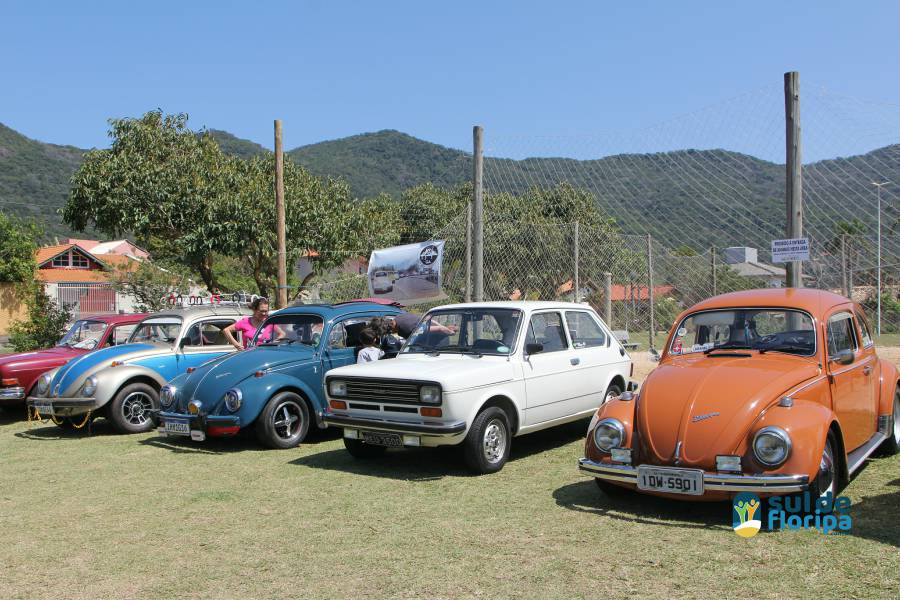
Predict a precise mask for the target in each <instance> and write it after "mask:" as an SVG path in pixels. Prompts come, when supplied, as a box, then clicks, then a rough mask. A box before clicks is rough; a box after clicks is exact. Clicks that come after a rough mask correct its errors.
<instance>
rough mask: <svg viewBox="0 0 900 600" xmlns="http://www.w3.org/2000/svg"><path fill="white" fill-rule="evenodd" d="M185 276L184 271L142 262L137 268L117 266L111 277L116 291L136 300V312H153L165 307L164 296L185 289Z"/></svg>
mask: <svg viewBox="0 0 900 600" xmlns="http://www.w3.org/2000/svg"><path fill="white" fill-rule="evenodd" d="M186 283H187V277H186V276H185V274H184V273H177V272H174V271H173V270H169V269H164V268H162V267H161V266H159V265H156V264H153V263H150V262H146V261H144V262H142V263H140V264H139V265H138V267H137V269H129V268H126V267H125V266H124V265H123V266H121V267H118V268H117V269H116V271H115V274H114V276H113V279H112V286H113V289H115V290H116V292H117V293H120V294H124V295H126V296H131V297H132V298H134V299H135V300H136V301H137V304H136V305H135V310H136V311H137V312H155V311H158V310H162V309H164V308H166V306H167V303H166V297H168V295H169V294H170V293H178V292H180V291H181V290H183V289H185V287H186Z"/></svg>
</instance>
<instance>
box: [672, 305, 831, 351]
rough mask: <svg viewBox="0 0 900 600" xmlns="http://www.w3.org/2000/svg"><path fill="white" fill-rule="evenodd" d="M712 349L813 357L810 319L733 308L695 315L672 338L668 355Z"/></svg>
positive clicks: (780, 311) (767, 310) (796, 314)
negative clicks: (784, 353)
mask: <svg viewBox="0 0 900 600" xmlns="http://www.w3.org/2000/svg"><path fill="white" fill-rule="evenodd" d="M713 349H723V350H725V349H745V350H759V351H760V352H787V353H790V354H798V355H802V356H809V355H812V354H815V351H816V336H815V329H814V328H813V321H812V318H811V317H810V316H809V315H808V314H806V313H804V312H800V311H798V310H788V309H780V308H735V309H731V310H711V311H704V312H699V313H695V314H693V315H690V316H689V317H687V318H685V319H684V320H683V321H682V322H681V324H679V325H678V329H677V330H676V331H675V336H674V337H673V338H672V346H671V347H670V349H669V352H670V353H671V354H691V353H694V352H707V351H710V350H713Z"/></svg>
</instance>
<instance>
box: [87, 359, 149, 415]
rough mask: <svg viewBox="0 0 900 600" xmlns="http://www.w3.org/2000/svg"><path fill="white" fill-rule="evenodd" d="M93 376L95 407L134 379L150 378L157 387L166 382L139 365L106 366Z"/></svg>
mask: <svg viewBox="0 0 900 600" xmlns="http://www.w3.org/2000/svg"><path fill="white" fill-rule="evenodd" d="M94 376H95V377H96V378H97V391H96V392H95V393H94V398H95V399H96V400H97V408H100V407H101V406H103V405H104V404H106V403H107V402H109V401H110V400H112V399H113V398H114V397H115V395H116V393H117V392H118V391H119V390H120V389H122V386H124V385H126V384H127V383H128V382H129V381H132V380H134V379H150V380H152V381H153V382H154V383H155V384H156V387H157V388H161V387H162V386H164V385H165V384H166V380H165V379H164V378H163V377H162V376H161V375H160V374H159V373H157V372H156V371H154V370H153V369H148V368H147V367H142V366H140V365H119V366H117V367H108V368H106V369H103V370H101V371H97V372H96V373H94ZM79 389H80V388H79Z"/></svg>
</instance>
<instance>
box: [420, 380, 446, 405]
mask: <svg viewBox="0 0 900 600" xmlns="http://www.w3.org/2000/svg"><path fill="white" fill-rule="evenodd" d="M419 400H421V401H422V402H424V403H425V404H440V403H441V388H440V386H437V385H423V386H422V387H421V388H419Z"/></svg>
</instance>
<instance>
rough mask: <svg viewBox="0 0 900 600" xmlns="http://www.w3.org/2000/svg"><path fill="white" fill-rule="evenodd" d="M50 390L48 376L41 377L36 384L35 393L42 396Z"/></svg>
mask: <svg viewBox="0 0 900 600" xmlns="http://www.w3.org/2000/svg"><path fill="white" fill-rule="evenodd" d="M49 389H50V376H49V375H46V374H45V375H41V378H40V379H38V384H37V393H38V394H40V395H41V396H43V395H44V394H46V393H47V390H49Z"/></svg>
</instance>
